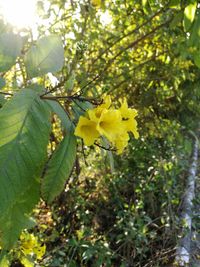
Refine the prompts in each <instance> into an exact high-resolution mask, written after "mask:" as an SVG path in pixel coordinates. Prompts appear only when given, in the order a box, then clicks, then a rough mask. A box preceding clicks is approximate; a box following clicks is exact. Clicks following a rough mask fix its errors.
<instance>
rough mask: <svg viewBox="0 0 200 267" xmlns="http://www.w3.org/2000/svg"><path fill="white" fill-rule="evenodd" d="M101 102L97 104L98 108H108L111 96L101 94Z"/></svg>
mask: <svg viewBox="0 0 200 267" xmlns="http://www.w3.org/2000/svg"><path fill="white" fill-rule="evenodd" d="M102 100H103V103H102V104H101V105H99V107H100V108H106V109H108V108H109V107H110V106H111V97H110V95H103V98H102Z"/></svg>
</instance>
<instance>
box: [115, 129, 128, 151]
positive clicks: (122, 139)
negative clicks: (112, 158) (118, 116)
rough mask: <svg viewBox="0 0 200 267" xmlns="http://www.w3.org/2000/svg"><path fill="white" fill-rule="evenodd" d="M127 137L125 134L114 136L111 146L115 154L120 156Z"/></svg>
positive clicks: (126, 143)
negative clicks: (115, 149)
mask: <svg viewBox="0 0 200 267" xmlns="http://www.w3.org/2000/svg"><path fill="white" fill-rule="evenodd" d="M128 140H129V135H128V133H127V132H124V133H122V134H121V135H118V136H116V139H115V140H114V142H113V144H114V146H115V147H116V148H117V154H118V155H119V154H121V153H122V152H123V150H124V148H125V147H127V145H128Z"/></svg>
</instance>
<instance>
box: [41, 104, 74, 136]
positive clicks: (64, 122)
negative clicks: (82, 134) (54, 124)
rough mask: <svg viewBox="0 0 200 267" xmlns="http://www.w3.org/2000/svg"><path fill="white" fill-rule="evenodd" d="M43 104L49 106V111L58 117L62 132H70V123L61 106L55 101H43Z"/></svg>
mask: <svg viewBox="0 0 200 267" xmlns="http://www.w3.org/2000/svg"><path fill="white" fill-rule="evenodd" d="M45 102H46V103H47V104H48V105H49V107H50V109H51V111H52V112H53V113H55V114H56V115H58V117H59V119H60V120H61V123H62V127H63V129H64V132H67V131H68V130H70V129H71V127H72V122H71V120H70V118H69V115H68V114H67V112H66V111H65V110H64V108H63V107H62V106H61V104H59V103H58V102H57V101H52V100H45Z"/></svg>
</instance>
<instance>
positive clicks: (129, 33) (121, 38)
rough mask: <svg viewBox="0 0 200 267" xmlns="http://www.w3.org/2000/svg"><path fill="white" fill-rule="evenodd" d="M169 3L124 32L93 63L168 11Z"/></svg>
mask: <svg viewBox="0 0 200 267" xmlns="http://www.w3.org/2000/svg"><path fill="white" fill-rule="evenodd" d="M167 6H168V4H167V5H166V6H165V7H163V8H161V9H160V10H158V11H157V12H156V13H154V14H153V15H152V16H151V17H150V18H149V19H147V20H146V21H145V22H144V23H142V24H141V25H139V26H138V27H136V28H135V29H134V30H132V31H130V32H128V33H127V34H124V35H123V36H121V37H119V38H118V39H117V40H115V41H114V42H113V43H111V44H110V45H109V47H107V48H106V49H105V50H103V51H102V52H101V53H100V55H99V56H98V57H97V58H95V59H94V60H93V61H92V65H93V64H94V63H95V62H96V61H97V60H99V59H100V58H102V56H103V55H104V54H105V53H106V52H108V51H109V50H110V49H111V48H112V47H113V46H115V45H116V44H117V43H119V42H120V41H122V40H123V39H124V38H126V37H128V36H130V35H132V34H134V33H137V32H138V31H139V30H140V29H141V28H143V27H144V26H146V25H147V24H148V23H149V22H151V21H152V20H153V19H154V18H155V17H156V16H158V15H159V14H161V13H162V12H166V11H168V9H169V8H168V7H167Z"/></svg>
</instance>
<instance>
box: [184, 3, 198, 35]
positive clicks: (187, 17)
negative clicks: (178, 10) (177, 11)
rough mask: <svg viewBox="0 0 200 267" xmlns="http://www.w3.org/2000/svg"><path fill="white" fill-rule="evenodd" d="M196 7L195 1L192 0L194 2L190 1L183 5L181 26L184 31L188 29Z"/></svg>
mask: <svg viewBox="0 0 200 267" xmlns="http://www.w3.org/2000/svg"><path fill="white" fill-rule="evenodd" d="M196 8H197V2H196V1H194V3H191V4H189V5H188V6H186V7H185V10H184V21H183V26H184V29H185V31H186V32H187V31H188V30H189V29H190V27H191V25H192V23H193V21H194V18H195V12H196Z"/></svg>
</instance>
